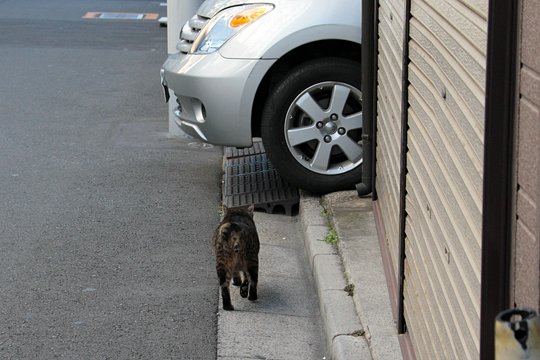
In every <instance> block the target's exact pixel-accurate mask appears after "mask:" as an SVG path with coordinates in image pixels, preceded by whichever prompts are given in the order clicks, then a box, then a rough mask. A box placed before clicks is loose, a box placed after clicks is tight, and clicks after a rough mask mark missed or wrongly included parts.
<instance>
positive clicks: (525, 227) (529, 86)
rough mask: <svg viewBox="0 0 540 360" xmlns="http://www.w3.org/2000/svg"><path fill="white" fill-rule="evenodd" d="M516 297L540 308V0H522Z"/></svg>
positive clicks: (529, 305) (518, 304) (518, 122)
mask: <svg viewBox="0 0 540 360" xmlns="http://www.w3.org/2000/svg"><path fill="white" fill-rule="evenodd" d="M521 5H522V22H521V35H522V37H521V41H520V45H521V61H520V62H519V66H520V79H519V82H518V83H519V103H518V118H517V146H516V151H517V157H516V158H517V159H516V164H517V166H516V167H517V168H516V170H517V186H516V222H515V227H514V228H515V239H516V242H515V255H516V256H515V273H514V298H515V302H516V304H517V306H519V307H530V308H533V309H536V310H537V311H538V310H540V309H539V308H540V295H539V294H540V261H539V259H540V212H539V209H538V204H539V196H540V167H539V159H540V22H539V21H538V19H540V2H539V1H538V0H522V3H521Z"/></svg>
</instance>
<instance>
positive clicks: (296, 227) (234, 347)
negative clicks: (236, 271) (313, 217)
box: [217, 212, 328, 360]
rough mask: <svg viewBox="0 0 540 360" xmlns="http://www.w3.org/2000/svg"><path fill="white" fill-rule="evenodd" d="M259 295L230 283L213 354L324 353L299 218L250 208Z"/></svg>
mask: <svg viewBox="0 0 540 360" xmlns="http://www.w3.org/2000/svg"><path fill="white" fill-rule="evenodd" d="M255 222H256V224H257V230H258V232H259V238H260V242H261V250H260V253H259V265H260V266H259V286H258V295H259V299H258V300H257V301H255V302H250V301H248V300H247V299H243V298H241V297H240V295H239V290H238V288H236V287H234V286H231V298H232V303H233V305H234V307H235V311H224V310H223V307H222V303H221V299H220V303H219V313H218V351H217V355H218V356H217V358H218V359H223V360H225V359H227V360H231V359H283V360H295V359H298V360H312V359H313V360H316V359H325V358H328V357H325V356H326V353H325V351H326V349H325V347H324V333H323V331H322V329H323V328H322V323H321V317H320V312H319V302H318V299H317V294H316V292H315V284H314V282H313V277H312V276H311V272H310V269H309V267H308V265H307V258H306V256H305V251H304V244H303V237H302V234H301V231H300V224H299V218H298V216H296V217H291V216H287V215H272V214H266V213H260V212H256V213H255Z"/></svg>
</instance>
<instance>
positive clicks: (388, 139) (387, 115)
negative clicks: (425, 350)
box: [376, 0, 405, 304]
mask: <svg viewBox="0 0 540 360" xmlns="http://www.w3.org/2000/svg"><path fill="white" fill-rule="evenodd" d="M404 9H405V3H404V2H403V1H400V0H380V1H379V41H378V51H379V56H378V73H377V82H378V86H377V112H378V113H377V154H376V158H377V164H376V166H377V169H376V171H377V179H376V182H377V184H376V186H377V193H378V196H379V200H378V204H379V206H380V211H381V218H382V219H383V221H384V230H385V237H386V239H385V242H386V245H387V247H388V250H389V253H390V257H391V260H392V265H393V274H392V276H394V277H395V282H396V283H397V282H398V265H399V259H398V257H399V171H400V146H401V77H402V75H401V74H402V72H401V63H402V57H403V46H402V44H403V26H404V25H403V23H404ZM392 301H393V302H394V304H395V303H396V302H397V299H392Z"/></svg>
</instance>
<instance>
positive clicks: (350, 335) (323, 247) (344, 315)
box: [300, 193, 372, 360]
mask: <svg viewBox="0 0 540 360" xmlns="http://www.w3.org/2000/svg"><path fill="white" fill-rule="evenodd" d="M300 222H301V224H302V229H303V231H304V235H305V236H304V242H305V248H306V251H307V256H308V259H309V264H310V266H311V270H312V272H313V277H314V279H315V283H316V286H317V292H318V295H319V304H320V308H321V317H322V321H323V324H324V330H325V333H326V338H327V349H328V353H329V356H330V357H331V358H332V359H334V360H347V359H372V356H371V352H370V350H369V346H368V342H367V340H366V338H365V337H364V336H363V335H364V334H365V331H364V328H363V327H362V324H361V323H360V320H359V317H358V315H357V313H356V310H355V305H354V302H353V298H352V297H351V296H349V295H348V293H347V292H346V291H345V286H346V285H347V282H346V279H345V277H344V275H343V270H342V267H341V259H340V256H339V255H338V253H337V250H336V247H335V246H333V245H330V244H327V243H326V242H325V241H324V239H325V237H326V234H327V233H328V230H329V227H328V224H327V219H326V218H325V217H324V216H323V215H322V206H321V204H320V197H318V196H313V195H310V194H307V193H302V195H301V199H300Z"/></svg>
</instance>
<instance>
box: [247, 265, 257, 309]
mask: <svg viewBox="0 0 540 360" xmlns="http://www.w3.org/2000/svg"><path fill="white" fill-rule="evenodd" d="M247 273H248V278H249V296H248V300H251V301H255V300H257V283H258V281H259V262H258V261H257V262H254V263H252V264H250V265H249V266H248V269H247Z"/></svg>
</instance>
